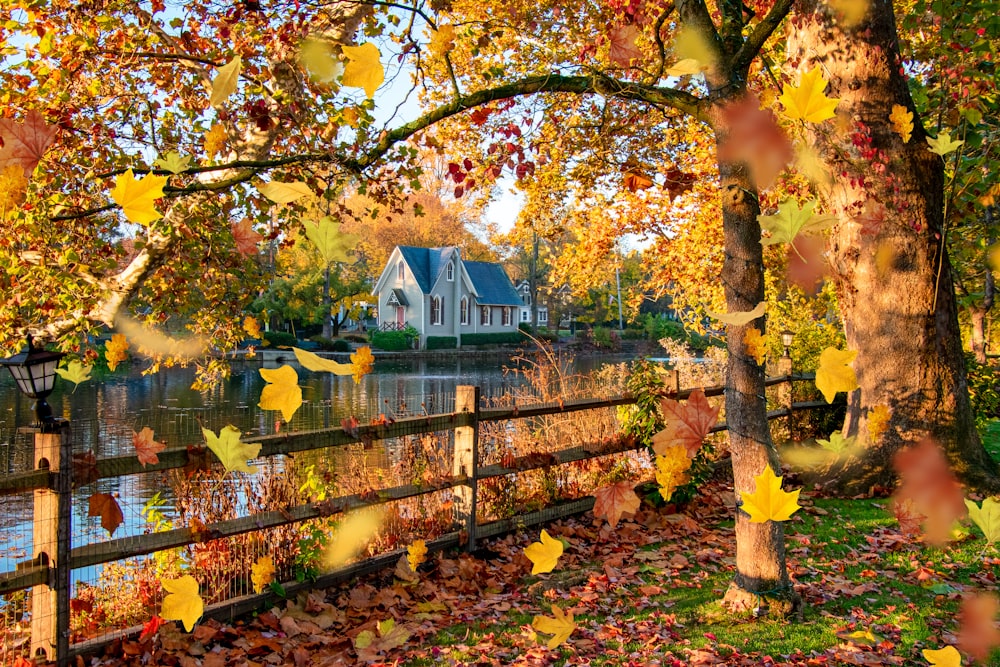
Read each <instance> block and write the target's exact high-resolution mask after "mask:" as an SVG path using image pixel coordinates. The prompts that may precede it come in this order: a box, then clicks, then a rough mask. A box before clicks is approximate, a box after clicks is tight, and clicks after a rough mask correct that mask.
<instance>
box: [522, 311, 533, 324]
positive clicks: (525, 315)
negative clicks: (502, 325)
mask: <svg viewBox="0 0 1000 667" xmlns="http://www.w3.org/2000/svg"><path fill="white" fill-rule="evenodd" d="M530 317H531V313H529V312H528V311H526V310H522V311H521V321H522V322H527V321H528V318H530Z"/></svg>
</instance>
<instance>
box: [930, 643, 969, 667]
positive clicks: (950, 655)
mask: <svg viewBox="0 0 1000 667" xmlns="http://www.w3.org/2000/svg"><path fill="white" fill-rule="evenodd" d="M923 655H924V660H926V661H927V662H929V663H931V664H932V665H935V666H936V667H962V654H961V653H959V652H958V649H957V648H955V647H954V646H945V647H944V648H939V649H937V650H933V649H929V648H925V649H924V650H923Z"/></svg>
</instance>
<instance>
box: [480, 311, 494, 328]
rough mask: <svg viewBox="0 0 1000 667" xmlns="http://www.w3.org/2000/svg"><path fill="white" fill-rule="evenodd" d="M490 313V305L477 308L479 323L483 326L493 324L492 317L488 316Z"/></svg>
mask: <svg viewBox="0 0 1000 667" xmlns="http://www.w3.org/2000/svg"><path fill="white" fill-rule="evenodd" d="M491 314H492V312H491V310H490V307H489V306H483V307H482V308H481V309H480V310H479V323H480V324H482V325H483V326H489V325H491V324H493V318H492V317H490V315H491Z"/></svg>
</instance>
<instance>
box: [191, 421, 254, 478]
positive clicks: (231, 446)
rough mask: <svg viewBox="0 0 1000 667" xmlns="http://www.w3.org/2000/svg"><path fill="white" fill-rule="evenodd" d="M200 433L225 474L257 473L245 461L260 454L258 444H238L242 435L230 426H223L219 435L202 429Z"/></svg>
mask: <svg viewBox="0 0 1000 667" xmlns="http://www.w3.org/2000/svg"><path fill="white" fill-rule="evenodd" d="M265 409H267V408H265ZM201 432H202V435H204V436H205V444H206V445H208V448H209V449H211V450H212V452H213V453H214V454H215V455H216V456H217V457H219V460H220V461H221V462H222V466H223V467H224V468H225V469H226V472H245V473H250V474H251V475H252V474H254V473H255V472H257V468H256V467H255V466H252V465H249V464H248V463H247V461H249V460H250V459H255V458H257V455H258V454H260V443H254V444H247V443H245V442H240V436H241V435H242V433H241V431H240V430H239V429H238V428H236V427H235V426H233V425H232V424H229V425H227V426H223V427H222V430H220V431H219V435H215V432H214V431H212V430H211V429H207V428H204V427H202V429H201Z"/></svg>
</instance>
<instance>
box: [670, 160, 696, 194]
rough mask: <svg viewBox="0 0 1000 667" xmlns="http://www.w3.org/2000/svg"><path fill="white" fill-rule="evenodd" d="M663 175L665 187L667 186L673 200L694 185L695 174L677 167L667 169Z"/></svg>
mask: <svg viewBox="0 0 1000 667" xmlns="http://www.w3.org/2000/svg"><path fill="white" fill-rule="evenodd" d="M663 175H664V177H665V180H664V183H663V187H664V188H666V190H667V193H668V194H669V195H670V199H671V200H673V199H675V198H676V197H679V196H680V195H682V194H684V193H685V192H688V191H689V190H691V188H693V187H694V181H695V175H694V174H688V173H686V172H683V171H681V170H680V169H677V168H676V167H671V168H670V169H667V170H666V171H665V172H663Z"/></svg>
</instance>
